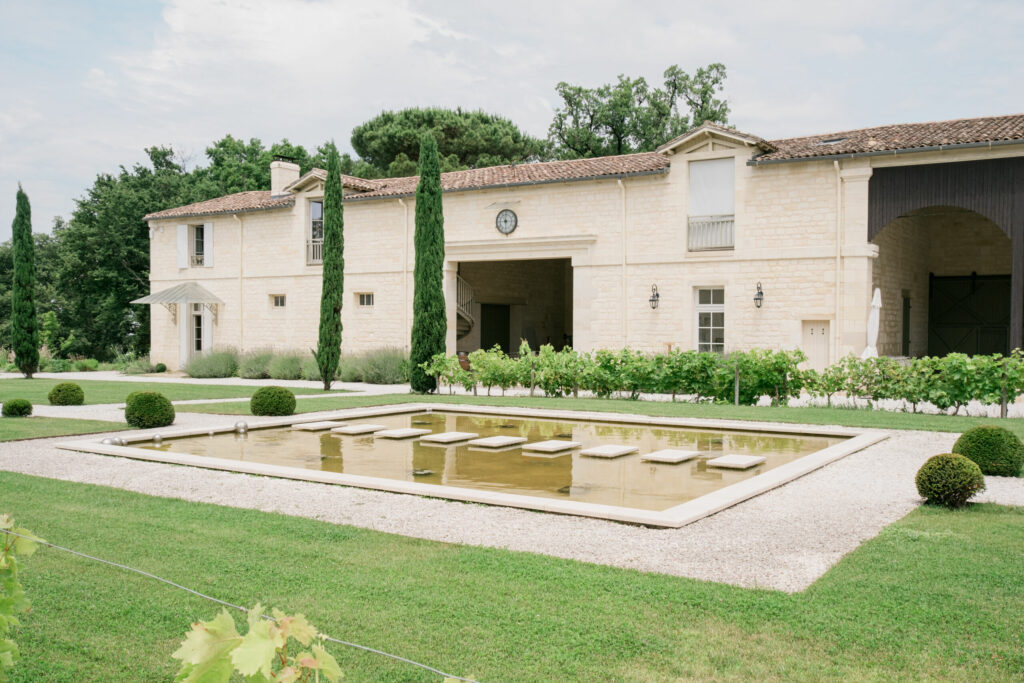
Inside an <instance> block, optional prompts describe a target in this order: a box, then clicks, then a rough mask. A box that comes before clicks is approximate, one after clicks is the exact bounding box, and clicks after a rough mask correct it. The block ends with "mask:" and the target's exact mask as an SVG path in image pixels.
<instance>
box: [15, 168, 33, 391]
mask: <svg viewBox="0 0 1024 683" xmlns="http://www.w3.org/2000/svg"><path fill="white" fill-rule="evenodd" d="M11 232H12V233H13V234H12V239H11V243H12V246H13V257H14V277H13V280H12V282H11V344H12V346H13V347H14V363H15V365H17V366H18V369H19V370H21V372H22V373H24V375H25V377H26V378H28V379H32V375H33V374H34V373H35V372H36V371H37V370H38V369H39V329H38V323H37V321H36V300H35V288H36V257H35V243H34V242H33V240H32V209H31V208H30V207H29V203H28V195H26V194H25V191H24V190H22V189H21V185H20V184H19V185H18V199H17V208H16V209H15V212H14V224H13V225H12V230H11Z"/></svg>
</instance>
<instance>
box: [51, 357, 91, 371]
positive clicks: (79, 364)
mask: <svg viewBox="0 0 1024 683" xmlns="http://www.w3.org/2000/svg"><path fill="white" fill-rule="evenodd" d="M54 360H56V359H54ZM50 367H51V368H52V367H53V361H50ZM99 367H100V362H99V361H98V360H96V359H95V358H80V359H79V360H76V361H75V371H76V372H95V371H96V370H97V369H98V368H99Z"/></svg>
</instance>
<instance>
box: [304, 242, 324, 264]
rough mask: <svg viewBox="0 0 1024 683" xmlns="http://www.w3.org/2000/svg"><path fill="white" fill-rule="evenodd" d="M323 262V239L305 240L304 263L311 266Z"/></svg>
mask: <svg viewBox="0 0 1024 683" xmlns="http://www.w3.org/2000/svg"><path fill="white" fill-rule="evenodd" d="M323 262H324V241H323V240H306V263H307V264H308V265H311V266H315V265H320V264H321V263H323Z"/></svg>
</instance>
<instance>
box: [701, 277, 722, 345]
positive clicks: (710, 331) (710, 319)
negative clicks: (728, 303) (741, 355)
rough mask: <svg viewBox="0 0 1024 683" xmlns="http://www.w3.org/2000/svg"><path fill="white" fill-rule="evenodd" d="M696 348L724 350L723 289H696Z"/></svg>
mask: <svg viewBox="0 0 1024 683" xmlns="http://www.w3.org/2000/svg"><path fill="white" fill-rule="evenodd" d="M697 350H698V351H710V352H712V353H723V352H724V351H725V290H724V289H720V288H715V289H712V288H706V289H704V288H702V289H698V290H697Z"/></svg>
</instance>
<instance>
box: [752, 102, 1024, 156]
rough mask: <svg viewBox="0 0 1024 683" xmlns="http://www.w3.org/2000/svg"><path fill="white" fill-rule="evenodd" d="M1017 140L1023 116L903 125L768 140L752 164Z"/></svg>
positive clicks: (1022, 136) (1022, 130) (1023, 133)
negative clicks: (766, 147)
mask: <svg viewBox="0 0 1024 683" xmlns="http://www.w3.org/2000/svg"><path fill="white" fill-rule="evenodd" d="M1016 140H1020V141H1021V142H1024V114H1011V115H1009V116H987V117H984V118H976V119H956V120H953V121H932V122H928V123H902V124H896V125H891V126H877V127H874V128H858V129H856V130H844V131H839V132H835V133H826V134H824V135H809V136H806V137H800V138H787V139H784V140H770V141H769V142H768V144H770V145H771V146H772V147H774V148H775V151H774V152H768V153H766V154H762V155H760V156H758V157H755V158H754V159H753V160H752V163H754V164H759V163H765V162H771V161H787V160H790V159H812V158H815V157H832V156H836V155H846V154H862V153H865V152H868V153H870V152H887V151H889V152H891V151H895V150H913V149H922V148H928V147H939V146H945V145H963V144H971V143H985V142H1004V141H1016Z"/></svg>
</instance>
